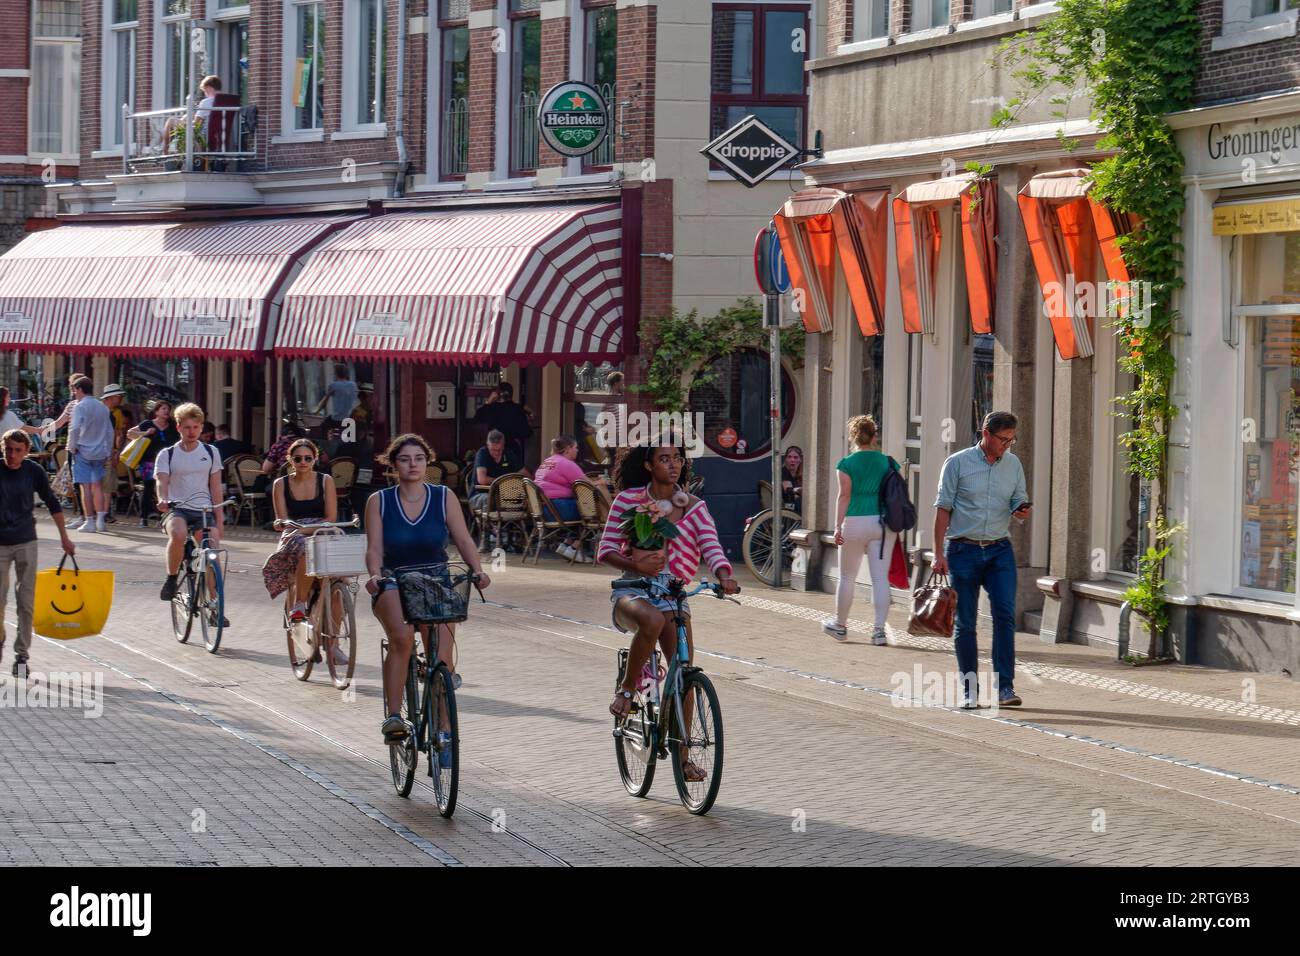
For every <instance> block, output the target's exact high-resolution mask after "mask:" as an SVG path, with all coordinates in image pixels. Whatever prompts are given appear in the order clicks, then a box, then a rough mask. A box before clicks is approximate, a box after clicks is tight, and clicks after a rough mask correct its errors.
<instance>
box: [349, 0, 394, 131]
mask: <svg viewBox="0 0 1300 956" xmlns="http://www.w3.org/2000/svg"><path fill="white" fill-rule="evenodd" d="M384 16H385V10H384V0H348V3H347V5H346V6H345V7H344V22H343V33H344V49H345V50H346V51H347V53H346V56H347V66H346V70H347V77H348V79H347V81H346V82H345V83H344V84H343V125H344V128H346V129H366V128H370V127H377V126H379V125H380V124H381V123H383V122H384V87H385V82H384V81H385V69H384V56H385V36H384Z"/></svg>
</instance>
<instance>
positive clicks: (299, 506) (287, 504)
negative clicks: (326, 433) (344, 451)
mask: <svg viewBox="0 0 1300 956" xmlns="http://www.w3.org/2000/svg"><path fill="white" fill-rule="evenodd" d="M287 457H288V460H289V463H290V464H291V465H292V466H293V471H291V472H290V473H289V474H288V475H286V476H284V477H283V478H277V479H276V481H275V484H274V485H273V486H272V488H271V500H272V502H273V503H274V506H275V524H276V527H279V526H280V523H281V522H282V521H285V520H290V521H297V522H299V523H300V524H313V523H316V522H322V521H329V522H334V521H338V509H339V506H338V497H337V496H336V495H335V494H334V479H333V478H331V477H330V476H329V475H323V474H321V473H320V472H318V471H316V459H317V458H319V457H320V452H319V451H317V449H316V446H315V445H314V444H313V443H312V442H311V441H309V440H307V439H306V438H299V439H298V440H297V441H295V442H294V443H293V444H292V445H290V446H289V452H288V456H287ZM312 533H313V532H311V531H296V530H292V529H289V530H286V531H285V532H284V534H283V535H281V536H280V546H279V547H278V548H277V549H276V551H275V553H274V554H272V555H271V556H270V557H269V558H267V559H266V564H265V565H263V566H262V577H263V580H264V581H265V582H266V589H267V591H269V592H270V594H271V597H278V596H279V595H280V594H281V593H282V592H288V593H287V594H285V609H286V611H287V612H288V614H289V620H291V621H301V620H304V619H305V618H306V616H307V605H306V603H305V598H306V597H307V596H308V595H309V594H310V593H311V578H310V577H308V575H307V555H306V554H305V553H304V552H305V551H306V549H307V537H308V536H310V535H311V534H312Z"/></svg>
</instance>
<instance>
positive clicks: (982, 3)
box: [971, 0, 1012, 20]
mask: <svg viewBox="0 0 1300 956" xmlns="http://www.w3.org/2000/svg"><path fill="white" fill-rule="evenodd" d="M1011 6H1012V0H975V10H974V11H973V13H972V15H971V19H973V20H979V19H982V18H983V17H991V16H994V15H996V14H999V13H1010V12H1011Z"/></svg>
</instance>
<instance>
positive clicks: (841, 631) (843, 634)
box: [822, 617, 849, 642]
mask: <svg viewBox="0 0 1300 956" xmlns="http://www.w3.org/2000/svg"><path fill="white" fill-rule="evenodd" d="M822 630H823V631H825V632H826V633H827V634H829V635H830V636H831V637H833V638H835V640H837V641H841V642H843V641H847V640H848V639H849V629H848V628H847V627H845V626H844V625H843V624H839V623H837V622H836V620H835V618H833V617H828V618H827V619H826V620H824V621H822Z"/></svg>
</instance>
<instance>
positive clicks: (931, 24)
mask: <svg viewBox="0 0 1300 956" xmlns="http://www.w3.org/2000/svg"><path fill="white" fill-rule="evenodd" d="M948 4H949V0H912V22H911V24H910V28H911V31H912V32H913V33H916V32H917V31H919V30H932V29H934V28H935V27H943V26H947V25H948Z"/></svg>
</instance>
